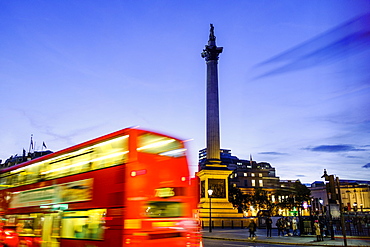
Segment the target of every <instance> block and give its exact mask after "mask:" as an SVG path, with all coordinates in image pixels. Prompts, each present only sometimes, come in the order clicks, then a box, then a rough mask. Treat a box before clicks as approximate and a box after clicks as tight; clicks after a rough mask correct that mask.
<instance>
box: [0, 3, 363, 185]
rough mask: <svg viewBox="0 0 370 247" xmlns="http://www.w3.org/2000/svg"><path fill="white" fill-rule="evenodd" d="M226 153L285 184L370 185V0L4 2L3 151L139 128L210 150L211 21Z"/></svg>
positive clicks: (0, 31)
mask: <svg viewBox="0 0 370 247" xmlns="http://www.w3.org/2000/svg"><path fill="white" fill-rule="evenodd" d="M210 23H212V24H213V25H214V27H215V29H214V31H215V36H216V43H217V45H218V46H221V47H224V50H223V53H222V54H220V60H219V67H218V69H219V90H220V91H219V97H220V118H221V121H220V125H221V148H225V149H231V150H232V154H233V155H235V156H237V157H239V158H240V159H249V157H250V155H252V157H253V160H255V161H257V162H262V161H264V162H269V163H270V164H271V165H272V166H273V167H275V168H276V172H277V176H278V177H280V179H284V180H286V179H290V180H295V179H300V180H301V181H302V182H303V183H312V182H314V181H320V180H322V179H321V178H320V177H321V175H322V174H323V169H327V170H328V174H335V175H336V176H339V178H340V179H351V180H370V107H369V106H370V69H369V64H370V1H368V0H364V1H362V0H356V1H352V0H326V1H321V0H311V1H299V0H279V1H277V0H269V1H264V0H244V1H241V0H240V1H238V0H232V1H218V0H213V1H192V0H186V1H177V0H167V1H161V0H158V1H140V0H121V1H118V0H110V1H94V0H90V1H85V0H81V1H69V0H64V1H53V0H47V1H46V0H45V1H37V0H34V1H20V0H12V1H0V36H1V40H0V91H1V95H2V97H1V104H0V112H1V122H0V159H2V160H3V161H4V160H5V159H7V158H8V157H10V156H11V155H15V154H18V155H22V150H23V149H25V150H27V151H28V149H29V145H30V137H31V134H32V135H33V140H34V141H35V142H36V149H37V150H41V148H42V143H43V142H45V144H46V146H47V148H48V149H50V150H52V151H58V150H60V149H63V148H66V147H69V146H72V145H75V144H78V143H81V142H84V141H87V140H90V139H93V138H96V137H99V136H101V135H104V134H108V133H111V132H114V131H116V130H119V129H123V128H125V127H130V126H137V125H139V126H140V127H141V128H143V129H149V130H154V131H158V132H161V133H165V134H169V135H173V136H175V137H179V138H180V139H184V140H191V141H189V142H187V144H188V148H189V152H188V154H189V162H190V165H191V169H192V173H193V174H194V172H195V171H197V163H198V150H200V149H202V148H204V147H205V136H206V135H205V92H206V64H205V61H204V59H203V58H202V57H201V55H200V54H201V52H202V50H203V48H204V46H205V45H206V44H207V41H208V36H209V25H210Z"/></svg>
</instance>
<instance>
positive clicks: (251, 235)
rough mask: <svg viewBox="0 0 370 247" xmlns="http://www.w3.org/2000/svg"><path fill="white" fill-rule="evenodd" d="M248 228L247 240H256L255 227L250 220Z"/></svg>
mask: <svg viewBox="0 0 370 247" xmlns="http://www.w3.org/2000/svg"><path fill="white" fill-rule="evenodd" d="M248 228H249V238H248V239H252V240H255V239H256V230H257V225H256V223H255V222H254V220H251V222H250V223H249V226H248Z"/></svg>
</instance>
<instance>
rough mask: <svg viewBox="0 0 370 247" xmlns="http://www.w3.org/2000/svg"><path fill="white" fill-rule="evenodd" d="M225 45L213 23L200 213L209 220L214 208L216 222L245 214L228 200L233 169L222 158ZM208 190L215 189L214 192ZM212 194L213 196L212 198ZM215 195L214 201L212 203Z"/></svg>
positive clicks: (206, 53)
mask: <svg viewBox="0 0 370 247" xmlns="http://www.w3.org/2000/svg"><path fill="white" fill-rule="evenodd" d="M222 50H223V47H217V45H216V37H215V34H214V27H213V25H212V24H211V28H210V34H209V40H208V45H206V46H205V49H204V50H203V52H202V57H203V58H204V59H205V60H206V64H207V118H206V121H207V123H206V132H207V136H206V143H207V146H206V149H207V159H206V160H207V161H206V164H205V166H203V167H202V168H200V171H199V172H198V173H197V175H198V177H199V179H200V186H201V188H200V197H201V198H200V205H199V207H200V217H201V218H202V220H203V221H204V222H205V223H206V224H208V225H209V221H207V219H208V218H211V217H209V215H210V214H209V212H210V208H211V212H212V221H213V222H214V225H216V226H217V225H220V224H221V221H224V222H225V220H226V221H227V220H229V219H230V218H234V217H237V218H240V217H242V214H239V213H237V210H236V209H234V208H233V206H232V204H231V203H230V202H229V201H228V177H229V175H230V174H231V172H232V171H230V170H229V169H227V166H226V165H223V164H222V163H221V159H220V119H219V100H218V71H217V66H218V56H219V54H220V53H222ZM208 190H212V191H213V193H212V195H211V196H209V194H208ZM210 197H211V198H210ZM210 199H211V205H210Z"/></svg>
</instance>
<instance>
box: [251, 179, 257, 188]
mask: <svg viewBox="0 0 370 247" xmlns="http://www.w3.org/2000/svg"><path fill="white" fill-rule="evenodd" d="M255 186H256V180H254V179H253V180H252V187H255Z"/></svg>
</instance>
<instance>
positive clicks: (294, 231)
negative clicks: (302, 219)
mask: <svg viewBox="0 0 370 247" xmlns="http://www.w3.org/2000/svg"><path fill="white" fill-rule="evenodd" d="M269 218H270V217H269ZM276 227H277V229H278V236H279V237H280V236H285V237H289V236H299V235H300V232H299V230H298V221H297V218H296V217H293V218H292V219H291V218H289V217H281V218H279V219H278V220H277V221H276ZM270 237H271V236H270Z"/></svg>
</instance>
